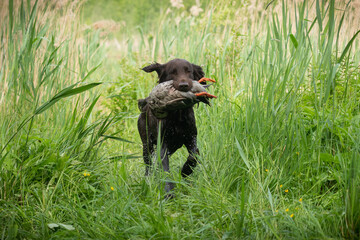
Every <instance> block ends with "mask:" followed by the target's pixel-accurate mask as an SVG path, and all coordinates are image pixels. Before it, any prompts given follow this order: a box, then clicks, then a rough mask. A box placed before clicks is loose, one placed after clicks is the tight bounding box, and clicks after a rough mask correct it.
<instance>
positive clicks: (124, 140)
mask: <svg viewBox="0 0 360 240" xmlns="http://www.w3.org/2000/svg"><path fill="white" fill-rule="evenodd" d="M103 137H104V138H105V139H108V138H109V139H114V140H117V141H122V142H128V143H134V142H132V141H129V140H126V139H124V138H120V137H116V136H108V135H103Z"/></svg>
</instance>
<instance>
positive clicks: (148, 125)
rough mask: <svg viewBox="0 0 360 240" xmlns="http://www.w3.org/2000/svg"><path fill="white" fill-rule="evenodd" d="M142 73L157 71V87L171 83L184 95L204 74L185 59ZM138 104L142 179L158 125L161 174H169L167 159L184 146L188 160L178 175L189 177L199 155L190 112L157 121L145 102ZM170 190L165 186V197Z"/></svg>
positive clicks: (170, 184) (175, 111)
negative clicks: (164, 83) (139, 108)
mask: <svg viewBox="0 0 360 240" xmlns="http://www.w3.org/2000/svg"><path fill="white" fill-rule="evenodd" d="M142 70H144V71H145V72H148V73H149V72H153V71H156V72H157V74H158V78H159V83H163V82H166V81H169V80H173V82H174V83H173V85H174V87H175V89H177V90H179V91H185V92H186V91H188V90H190V89H191V87H192V81H193V80H195V81H197V80H200V79H201V78H202V77H204V72H203V70H202V68H201V67H200V66H198V65H195V64H191V63H189V62H188V61H186V60H184V59H174V60H171V61H169V62H167V63H165V64H159V63H154V64H151V65H149V66H147V67H144V68H143V69H142ZM140 101H141V100H140ZM140 101H139V105H140ZM141 104H143V105H142V107H141V108H142V112H141V114H140V116H139V119H138V130H139V133H140V137H141V141H142V144H143V157H144V162H145V164H146V169H145V175H148V174H149V171H150V168H151V165H152V162H151V156H152V154H153V153H154V146H155V145H156V144H157V138H158V132H159V130H158V127H159V126H160V122H161V130H160V134H161V138H162V139H161V150H160V155H161V160H162V166H163V170H164V171H166V172H169V156H170V155H171V154H173V153H174V152H175V151H176V150H177V149H179V148H180V147H182V146H183V145H185V147H186V148H187V150H188V152H189V156H188V158H187V161H186V162H185V164H184V165H183V167H182V169H181V175H182V176H183V177H186V176H188V175H190V174H191V173H192V172H193V168H194V167H195V166H196V164H197V155H198V154H199V149H198V147H197V142H196V141H197V129H196V123H195V116H194V110H193V108H192V107H189V108H186V109H181V110H174V111H170V112H169V113H168V115H167V116H166V117H165V118H162V119H158V118H156V117H155V116H154V114H153V113H152V111H151V109H150V108H149V107H148V106H147V105H146V101H145V102H144V100H142V103H141ZM173 188H174V184H173V183H171V182H166V183H165V190H166V192H167V193H169V191H171V190H172V189H173ZM169 196H170V197H171V196H172V195H167V197H169Z"/></svg>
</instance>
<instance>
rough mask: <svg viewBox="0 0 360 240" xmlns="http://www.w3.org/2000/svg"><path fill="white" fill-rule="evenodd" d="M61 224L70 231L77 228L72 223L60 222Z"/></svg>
mask: <svg viewBox="0 0 360 240" xmlns="http://www.w3.org/2000/svg"><path fill="white" fill-rule="evenodd" d="M59 225H60V226H61V227H63V228H65V229H66V230H69V231H73V230H75V228H74V227H73V226H72V225H68V224H63V223H59Z"/></svg>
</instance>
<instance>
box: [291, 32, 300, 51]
mask: <svg viewBox="0 0 360 240" xmlns="http://www.w3.org/2000/svg"><path fill="white" fill-rule="evenodd" d="M290 40H291V42H292V43H293V44H294V47H295V48H297V47H298V45H299V43H298V41H297V40H296V38H295V36H294V35H293V34H292V33H290Z"/></svg>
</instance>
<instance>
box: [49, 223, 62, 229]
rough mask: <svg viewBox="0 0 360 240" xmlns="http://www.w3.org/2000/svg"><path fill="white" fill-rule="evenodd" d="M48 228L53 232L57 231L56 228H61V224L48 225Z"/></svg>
mask: <svg viewBox="0 0 360 240" xmlns="http://www.w3.org/2000/svg"><path fill="white" fill-rule="evenodd" d="M48 227H49V228H50V229H52V230H55V228H58V227H60V226H59V224H56V223H48Z"/></svg>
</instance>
